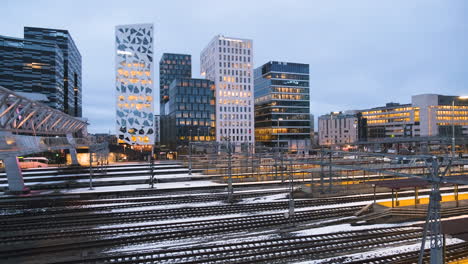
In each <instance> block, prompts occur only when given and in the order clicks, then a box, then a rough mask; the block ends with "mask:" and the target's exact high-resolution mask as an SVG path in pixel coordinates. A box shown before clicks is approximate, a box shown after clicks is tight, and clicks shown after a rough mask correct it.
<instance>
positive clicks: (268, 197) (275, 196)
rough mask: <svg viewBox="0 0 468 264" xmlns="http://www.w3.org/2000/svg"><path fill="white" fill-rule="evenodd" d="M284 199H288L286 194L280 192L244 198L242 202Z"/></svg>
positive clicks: (264, 201)
mask: <svg viewBox="0 0 468 264" xmlns="http://www.w3.org/2000/svg"><path fill="white" fill-rule="evenodd" d="M284 199H286V194H285V193H279V194H272V195H265V196H260V197H251V198H244V199H242V201H241V202H240V204H247V203H267V202H277V201H280V200H284Z"/></svg>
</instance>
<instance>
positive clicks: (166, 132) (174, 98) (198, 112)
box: [161, 78, 216, 150]
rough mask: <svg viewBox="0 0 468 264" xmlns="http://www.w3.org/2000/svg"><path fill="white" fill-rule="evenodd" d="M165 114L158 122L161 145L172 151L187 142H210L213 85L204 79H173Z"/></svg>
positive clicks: (213, 102)
mask: <svg viewBox="0 0 468 264" xmlns="http://www.w3.org/2000/svg"><path fill="white" fill-rule="evenodd" d="M169 97H170V100H169V101H168V102H167V104H168V109H169V112H168V114H167V115H166V116H165V117H164V118H163V119H162V120H163V121H162V122H164V123H163V124H162V127H163V131H162V135H161V138H162V142H161V144H163V145H165V146H166V147H168V148H169V149H172V150H175V149H176V148H177V147H179V146H183V145H188V144H189V142H206V141H214V140H216V137H215V133H216V132H215V126H216V125H215V86H214V83H213V82H212V81H210V80H206V79H193V78H186V79H175V80H174V81H172V83H171V85H170V86H169Z"/></svg>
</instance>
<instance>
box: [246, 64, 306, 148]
mask: <svg viewBox="0 0 468 264" xmlns="http://www.w3.org/2000/svg"><path fill="white" fill-rule="evenodd" d="M254 77H255V79H254V96H255V141H256V142H261V143H263V145H265V146H268V147H276V146H278V145H279V146H280V147H281V148H283V149H287V150H288V151H291V152H296V151H298V150H302V149H306V148H308V147H309V146H310V129H311V120H310V101H309V65H308V64H302V63H290V62H277V61H270V62H268V63H266V64H264V65H262V66H260V67H258V68H257V69H255V71H254Z"/></svg>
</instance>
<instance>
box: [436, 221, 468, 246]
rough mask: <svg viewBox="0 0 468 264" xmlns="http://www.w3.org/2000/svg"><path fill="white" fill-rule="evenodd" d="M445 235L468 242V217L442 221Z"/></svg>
mask: <svg viewBox="0 0 468 264" xmlns="http://www.w3.org/2000/svg"><path fill="white" fill-rule="evenodd" d="M441 231H442V233H443V234H446V235H451V236H452V237H455V238H459V239H463V240H465V241H468V217H463V218H458V219H450V220H442V227H441Z"/></svg>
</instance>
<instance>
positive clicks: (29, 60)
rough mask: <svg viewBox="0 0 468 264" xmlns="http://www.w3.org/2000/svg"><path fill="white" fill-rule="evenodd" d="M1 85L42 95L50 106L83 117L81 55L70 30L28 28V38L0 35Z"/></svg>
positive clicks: (25, 32)
mask: <svg viewBox="0 0 468 264" xmlns="http://www.w3.org/2000/svg"><path fill="white" fill-rule="evenodd" d="M0 58H1V59H0V86H3V87H5V88H7V89H10V90H12V91H15V92H24V93H40V94H44V95H46V96H47V99H48V100H47V101H46V102H44V103H46V104H47V105H48V106H50V107H53V108H55V109H58V110H60V111H63V112H65V113H67V114H69V115H72V116H76V117H81V116H82V94H81V91H82V85H81V76H82V74H81V55H80V52H79V51H78V48H77V47H76V45H75V43H74V41H73V39H72V37H71V35H70V33H69V32H68V31H67V30H61V29H49V28H35V27H25V28H24V38H23V39H20V38H11V37H6V36H0Z"/></svg>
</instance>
